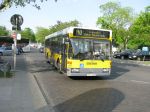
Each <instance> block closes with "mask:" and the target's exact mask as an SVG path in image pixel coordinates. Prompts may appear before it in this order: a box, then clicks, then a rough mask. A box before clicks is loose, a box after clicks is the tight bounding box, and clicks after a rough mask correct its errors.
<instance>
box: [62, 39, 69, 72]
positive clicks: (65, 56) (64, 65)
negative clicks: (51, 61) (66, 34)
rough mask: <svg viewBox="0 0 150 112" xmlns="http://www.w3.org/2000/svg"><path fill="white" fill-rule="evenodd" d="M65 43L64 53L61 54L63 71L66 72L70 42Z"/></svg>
mask: <svg viewBox="0 0 150 112" xmlns="http://www.w3.org/2000/svg"><path fill="white" fill-rule="evenodd" d="M63 41H64V40H63ZM63 43H64V44H63V46H62V53H61V54H62V55H61V70H63V71H66V70H67V69H66V68H67V56H68V48H69V42H63Z"/></svg>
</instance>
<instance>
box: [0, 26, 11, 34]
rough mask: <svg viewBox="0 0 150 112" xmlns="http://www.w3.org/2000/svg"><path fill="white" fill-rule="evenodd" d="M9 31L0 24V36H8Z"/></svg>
mask: <svg viewBox="0 0 150 112" xmlns="http://www.w3.org/2000/svg"><path fill="white" fill-rule="evenodd" d="M8 35H9V31H8V30H7V29H6V27H4V26H0V36H8Z"/></svg>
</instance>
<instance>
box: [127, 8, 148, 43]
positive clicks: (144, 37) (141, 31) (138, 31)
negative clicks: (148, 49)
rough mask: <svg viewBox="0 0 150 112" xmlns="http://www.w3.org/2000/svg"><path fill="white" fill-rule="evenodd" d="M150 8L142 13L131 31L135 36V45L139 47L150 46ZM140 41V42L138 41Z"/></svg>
mask: <svg viewBox="0 0 150 112" xmlns="http://www.w3.org/2000/svg"><path fill="white" fill-rule="evenodd" d="M149 9H150V6H148V7H146V8H145V12H141V13H140V14H139V16H138V17H137V18H136V20H135V21H134V23H133V24H132V26H131V28H130V30H131V31H132V34H133V35H134V36H135V38H134V43H135V44H137V45H138V46H150V10H149ZM137 40H138V41H137Z"/></svg>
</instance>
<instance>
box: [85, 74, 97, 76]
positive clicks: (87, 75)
mask: <svg viewBox="0 0 150 112" xmlns="http://www.w3.org/2000/svg"><path fill="white" fill-rule="evenodd" d="M87 76H96V74H87Z"/></svg>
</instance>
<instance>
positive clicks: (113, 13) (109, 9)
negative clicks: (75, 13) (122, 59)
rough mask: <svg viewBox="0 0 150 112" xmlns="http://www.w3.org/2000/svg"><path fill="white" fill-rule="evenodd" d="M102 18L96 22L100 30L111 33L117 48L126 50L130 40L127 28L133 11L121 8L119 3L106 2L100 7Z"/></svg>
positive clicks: (128, 8) (130, 22)
mask: <svg viewBox="0 0 150 112" xmlns="http://www.w3.org/2000/svg"><path fill="white" fill-rule="evenodd" d="M100 11H101V13H102V16H100V17H99V18H98V20H97V25H99V26H100V27H101V28H105V29H111V30H112V31H113V43H114V44H115V45H118V46H119V47H123V48H124V49H126V48H127V44H128V41H129V40H130V37H131V36H129V34H130V33H129V31H128V27H129V26H130V25H131V24H132V22H133V18H134V17H133V10H132V8H130V7H121V5H120V3H117V2H108V3H106V4H103V5H101V6H100Z"/></svg>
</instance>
